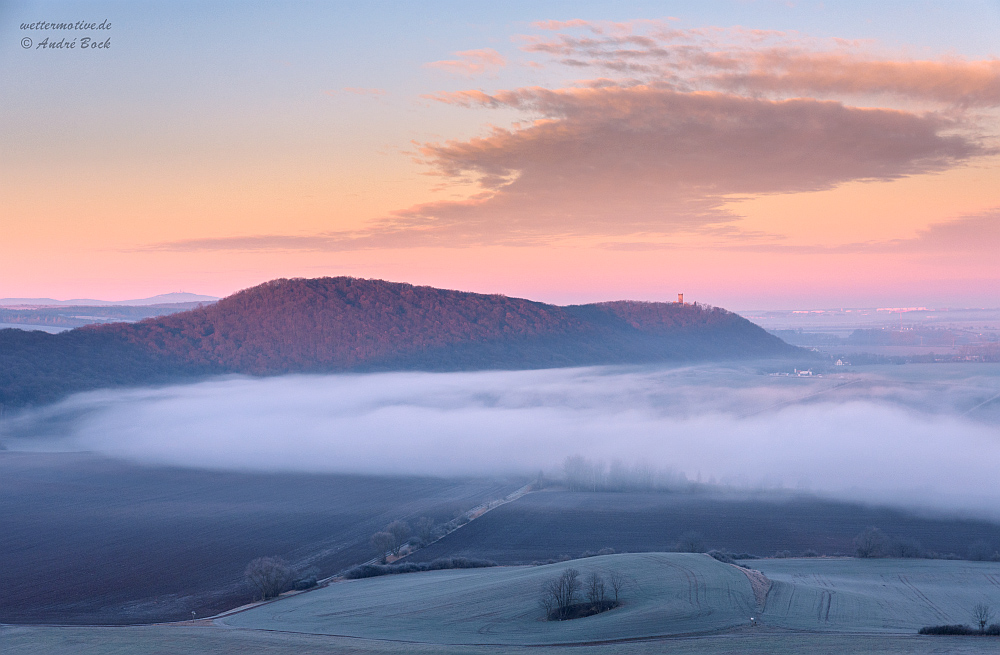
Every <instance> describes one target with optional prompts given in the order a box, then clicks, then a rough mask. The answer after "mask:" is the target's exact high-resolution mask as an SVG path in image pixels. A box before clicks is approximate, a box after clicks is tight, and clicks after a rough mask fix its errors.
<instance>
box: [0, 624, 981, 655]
mask: <svg viewBox="0 0 1000 655" xmlns="http://www.w3.org/2000/svg"><path fill="white" fill-rule="evenodd" d="M0 643H2V644H3V646H4V654H5V655H41V654H44V655H133V654H134V653H156V654H157V655H189V654H190V653H198V654H199V655H230V654H231V653H240V655H313V654H317V655H319V654H323V655H329V654H330V653H336V654H337V655H403V654H406V655H409V654H411V653H412V654H415V655H494V654H496V653H516V654H518V655H521V654H523V655H661V654H662V653H670V654H671V655H728V654H734V655H735V654H737V653H738V654H740V655H785V654H787V655H792V654H795V655H799V654H801V655H844V653H866V654H869V655H942V654H943V653H947V654H948V655H980V654H981V653H983V652H996V650H993V649H992V648H991V647H992V644H984V643H983V642H982V641H981V640H980V639H978V638H971V639H970V638H967V637H923V636H918V635H860V634H829V633H791V632H785V631H777V630H767V629H760V630H756V631H753V632H749V631H743V632H733V633H726V634H720V635H699V636H689V637H667V638H663V639H655V640H648V641H633V642H623V643H613V644H592V645H568V646H542V647H539V646H503V647H498V646H442V645H439V644H417V643H412V642H410V643H404V644H401V643H398V642H391V641H371V640H365V639H352V638H350V637H331V636H327V635H308V634H294V633H280V632H266V631H262V630H243V629H234V628H220V627H216V626H142V627H114V628H84V627H59V628H53V627H16V628H14V627H3V626H0Z"/></svg>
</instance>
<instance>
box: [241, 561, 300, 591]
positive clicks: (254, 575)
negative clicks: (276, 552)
mask: <svg viewBox="0 0 1000 655" xmlns="http://www.w3.org/2000/svg"><path fill="white" fill-rule="evenodd" d="M243 575H244V576H245V577H246V579H247V582H248V583H249V584H250V586H251V587H252V588H253V589H254V591H255V592H256V593H259V594H260V599H261V600H267V599H268V598H274V597H275V596H277V595H278V594H280V593H281V592H282V591H284V589H285V585H287V584H288V580H289V578H290V577H291V575H292V570H291V569H290V568H289V567H288V564H287V563H286V562H285V560H283V559H281V558H280V557H258V558H257V559H255V560H253V561H252V562H250V563H249V564H247V568H246V570H245V571H244V572H243ZM256 593H255V595H254V597H255V598H256Z"/></svg>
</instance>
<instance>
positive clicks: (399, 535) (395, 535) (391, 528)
mask: <svg viewBox="0 0 1000 655" xmlns="http://www.w3.org/2000/svg"><path fill="white" fill-rule="evenodd" d="M385 531H386V532H388V533H389V534H390V535H392V554H393V555H399V549H400V548H402V547H403V544H405V543H406V540H407V539H409V538H410V526H409V525H408V524H406V523H405V522H403V521H393V522H392V523H390V524H389V525H387V526H385Z"/></svg>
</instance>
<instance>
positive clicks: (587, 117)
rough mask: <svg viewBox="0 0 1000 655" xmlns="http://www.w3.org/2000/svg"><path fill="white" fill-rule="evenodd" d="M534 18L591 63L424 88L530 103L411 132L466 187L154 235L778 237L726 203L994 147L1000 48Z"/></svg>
mask: <svg viewBox="0 0 1000 655" xmlns="http://www.w3.org/2000/svg"><path fill="white" fill-rule="evenodd" d="M534 27H535V28H537V29H538V30H539V31H540V32H541V33H539V34H529V35H523V36H521V37H519V38H518V39H516V41H517V42H518V43H519V44H520V48H521V51H522V52H523V53H524V54H526V55H529V56H537V57H539V58H540V59H541V62H539V61H530V62H526V63H524V65H533V66H536V67H539V70H543V69H547V70H548V71H549V73H550V74H554V73H556V72H567V71H569V72H572V73H573V74H575V75H577V76H580V75H582V77H580V79H576V80H574V81H570V82H562V83H559V84H548V85H544V86H531V87H520V88H509V89H499V90H496V91H491V92H486V91H484V90H482V89H467V90H462V91H450V92H440V93H431V94H427V95H426V96H424V97H425V98H429V99H431V100H433V101H436V102H440V103H445V104H448V105H452V106H460V107H465V108H468V109H469V110H470V111H477V110H478V111H482V110H484V109H485V110H488V109H502V110H505V112H507V113H508V114H509V113H510V112H516V113H517V114H518V115H520V116H522V117H523V120H520V121H519V122H518V123H515V124H514V125H513V126H511V127H499V126H494V127H490V128H488V129H487V131H486V132H485V133H484V134H483V135H482V136H478V137H475V138H471V139H462V140H445V141H443V142H430V143H418V144H416V145H415V148H416V153H417V158H418V160H419V161H420V162H422V163H423V164H425V165H426V166H427V167H428V168H429V171H430V173H431V174H433V175H436V176H438V177H440V178H443V179H444V180H445V181H446V182H447V183H448V184H449V185H453V184H456V183H461V184H465V185H466V188H467V189H469V191H468V193H467V194H466V196H465V197H464V198H458V199H455V198H449V199H447V200H441V201H437V202H429V203H422V204H419V205H415V206H411V207H408V208H403V209H400V210H397V211H394V212H390V213H388V214H387V215H385V216H383V217H382V218H381V219H378V220H374V221H372V222H371V223H370V224H369V225H368V226H366V227H365V228H364V229H361V230H352V231H336V232H327V233H323V234H316V235H309V236H283V235H255V236H254V235H251V236H238V237H231V238H221V239H215V238H208V239H188V240H183V241H179V242H170V243H163V244H157V245H155V246H153V248H152V249H154V250H182V251H192V250H212V249H233V250H269V249H277V250H282V249H285V250H288V249H291V250H295V249H305V250H326V251H343V250H357V249H367V248H405V247H440V246H444V247H468V246H478V245H549V244H555V243H566V242H574V240H575V241H577V242H578V241H580V240H582V241H584V242H588V240H589V241H590V242H596V243H604V244H605V245H606V246H607V247H617V246H616V245H615V244H622V243H624V244H647V245H648V244H653V245H659V246H664V245H666V246H669V245H670V244H672V243H673V242H674V240H675V239H676V238H677V237H678V236H682V237H683V238H686V239H691V238H696V239H698V240H699V243H701V244H702V245H707V246H711V247H725V246H726V245H730V246H737V247H745V246H747V245H748V244H750V245H752V244H754V243H759V242H761V239H763V241H764V242H766V243H770V244H772V245H777V246H779V247H780V245H781V236H780V235H773V234H770V235H769V234H761V233H751V232H747V231H744V230H743V229H741V228H740V226H739V225H738V222H739V220H740V218H741V217H740V216H738V215H736V214H735V213H733V212H732V211H731V210H730V209H728V208H727V205H728V204H729V203H731V202H732V201H733V200H734V199H739V198H743V197H752V196H756V195H761V194H790V193H801V192H811V191H820V190H826V189H831V188H834V187H837V186H839V185H843V184H845V183H848V182H856V181H880V182H886V181H891V180H895V179H899V178H901V177H907V176H916V175H925V174H930V173H938V172H941V171H945V170H948V169H951V168H954V167H956V166H959V165H963V164H966V163H968V162H970V161H973V160H976V159H977V158H980V157H982V156H985V155H991V154H995V153H996V152H997V150H996V147H995V143H994V141H995V138H996V136H997V135H996V133H995V132H996V121H995V114H996V109H997V107H1000V61H997V60H993V59H991V60H981V61H973V60H967V59H962V58H959V57H940V58H937V59H932V60H914V59H909V58H906V57H905V56H902V55H900V54H899V53H891V52H883V51H880V50H879V49H878V48H877V47H876V45H875V44H872V43H865V42H856V41H846V40H843V39H814V38H809V37H806V36H803V35H801V34H797V33H790V32H787V33H786V32H775V31H761V30H747V29H742V28H717V27H706V28H699V29H677V28H676V27H675V26H674V25H673V23H672V22H671V21H657V20H643V21H631V22H625V23H613V22H593V21H583V20H571V21H542V22H539V23H536V24H535V25H534ZM454 54H455V58H454V59H447V60H442V61H436V62H431V63H428V64H425V66H426V67H429V68H433V69H438V70H444V71H447V72H450V73H453V74H457V75H460V76H473V75H481V74H490V75H494V76H495V75H496V74H497V73H498V72H500V71H502V70H503V69H504V68H505V67H506V66H507V64H508V62H507V59H506V58H505V57H504V56H502V55H500V54H499V53H498V52H497V51H495V50H493V49H490V48H485V49H479V50H468V51H462V52H457V53H454ZM450 188H453V187H450ZM602 239H607V241H600V240H602ZM595 240H597V241H595ZM916 245H919V244H916Z"/></svg>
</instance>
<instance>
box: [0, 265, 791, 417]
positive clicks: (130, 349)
mask: <svg viewBox="0 0 1000 655" xmlns="http://www.w3.org/2000/svg"><path fill="white" fill-rule="evenodd" d="M801 352H802V351H800V350H799V349H797V348H794V347H792V346H789V345H788V344H786V343H785V342H783V341H781V340H780V339H778V338H777V337H774V336H772V335H770V334H768V333H767V332H765V331H764V330H763V329H761V328H760V327H758V326H756V325H754V324H753V323H751V322H749V321H747V320H745V319H743V318H741V317H740V316H737V315H736V314H733V313H731V312H728V311H725V310H723V309H719V308H714V307H707V306H703V305H697V304H678V303H642V302H631V301H623V302H611V303H599V304H591V305H575V306H568V307H560V306H556V305H548V304H545V303H539V302H532V301H530V300H523V299H519V298H508V297H506V296H500V295H484V294H475V293H465V292H460V291H449V290H444V289H435V288H432V287H418V286H413V285H409V284H400V283H393V282H385V281H381V280H362V279H357V278H350V277H338V278H318V279H293V280H286V279H281V280H274V281H271V282H267V283H265V284H262V285H259V286H256V287H253V288H251V289H246V290H244V291H240V292H238V293H236V294H233V295H232V296H229V297H227V298H224V299H222V300H220V301H219V302H218V303H216V304H214V305H210V306H204V307H200V308H197V309H193V310H191V311H187V312H180V313H176V314H172V315H169V316H161V317H157V318H151V319H147V320H143V321H140V322H138V323H116V324H109V325H93V326H87V327H83V328H80V329H77V330H72V331H70V332H66V333H63V334H58V335H43V334H40V333H31V334H27V335H26V334H25V333H23V332H18V331H16V330H2V331H0V404H2V405H7V406H20V405H25V404H31V403H38V402H46V401H50V400H53V399H56V398H58V397H60V396H63V395H65V394H66V393H71V392H73V391H79V390H84V389H92V388H98V387H104V386H117V385H133V384H136V383H142V382H147V383H150V382H151V383H156V382H161V381H166V380H170V379H180V378H185V377H195V376H201V375H209V374H221V373H244V374H252V375H276V374H282V373H290V372H335V371H374V370H382V371H384V370H403V369H410V370H414V369H416V370H474V369H491V368H507V369H516V368H544V367H557V366H585V365H596V364H638V363H650V362H663V361H685V360H687V361H690V360H712V359H733V358H745V357H775V356H785V355H790V354H795V353H801Z"/></svg>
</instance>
